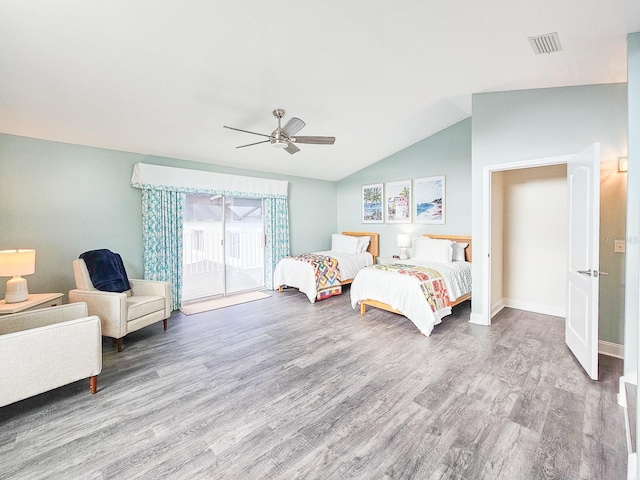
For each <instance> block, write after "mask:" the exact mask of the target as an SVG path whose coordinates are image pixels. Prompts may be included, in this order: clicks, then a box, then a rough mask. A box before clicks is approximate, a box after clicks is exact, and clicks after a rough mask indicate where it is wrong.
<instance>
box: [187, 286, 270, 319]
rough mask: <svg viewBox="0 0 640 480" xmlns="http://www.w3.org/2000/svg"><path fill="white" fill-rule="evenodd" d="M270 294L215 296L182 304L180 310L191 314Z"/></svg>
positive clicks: (249, 300) (258, 298) (253, 293)
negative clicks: (202, 300) (211, 298)
mask: <svg viewBox="0 0 640 480" xmlns="http://www.w3.org/2000/svg"><path fill="white" fill-rule="evenodd" d="M270 296H271V295H267V294H266V293H262V292H247V293H240V294H238V295H231V296H229V297H222V298H215V299H213V300H206V301H204V302H198V303H191V304H189V305H183V306H182V307H181V308H180V311H181V312H182V313H184V314H185V315H193V314H194V313H202V312H207V311H209V310H216V309H218V308H224V307H229V306H231V305H238V304H240V303H247V302H253V301H254V300H262V299H263V298H269V297H270Z"/></svg>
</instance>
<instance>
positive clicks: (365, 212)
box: [362, 183, 384, 223]
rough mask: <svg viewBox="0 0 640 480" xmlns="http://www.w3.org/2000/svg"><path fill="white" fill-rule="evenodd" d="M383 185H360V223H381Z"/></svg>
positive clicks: (382, 220) (382, 219)
mask: <svg viewBox="0 0 640 480" xmlns="http://www.w3.org/2000/svg"><path fill="white" fill-rule="evenodd" d="M382 200H383V185H382V183H374V184H371V185H363V186H362V223H383V222H384V218H383V216H382Z"/></svg>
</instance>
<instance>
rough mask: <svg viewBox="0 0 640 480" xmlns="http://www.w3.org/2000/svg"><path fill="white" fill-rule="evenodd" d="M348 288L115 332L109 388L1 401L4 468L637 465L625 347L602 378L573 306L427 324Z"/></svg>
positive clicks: (307, 474) (105, 377)
mask: <svg viewBox="0 0 640 480" xmlns="http://www.w3.org/2000/svg"><path fill="white" fill-rule="evenodd" d="M344 292H345V293H344V294H343V295H342V296H340V297H332V298H330V299H327V300H324V301H321V302H318V303H316V304H310V303H309V302H308V300H307V299H306V296H305V295H303V294H301V293H299V292H297V291H296V290H286V291H285V292H283V293H278V292H272V297H271V298H268V299H265V300H259V301H256V302H251V303H246V304H242V305H237V306H233V307H228V308H225V309H221V310H215V311H212V312H207V313H202V314H197V315H191V316H189V317H187V316H184V315H182V314H181V313H180V312H174V315H173V316H172V318H171V319H170V321H169V329H168V330H167V332H164V333H163V331H162V325H161V324H156V325H152V326H150V327H147V328H145V329H143V330H141V331H138V332H135V333H133V334H130V335H128V336H127V337H126V339H125V349H124V351H123V352H122V353H119V354H118V353H116V352H115V349H114V347H113V343H112V342H111V341H110V340H107V339H105V341H104V348H103V349H104V367H103V371H102V374H101V375H100V377H99V380H98V388H99V390H98V393H97V394H96V395H91V394H90V393H89V389H88V382H86V381H81V382H76V383H73V384H71V385H68V386H65V387H62V388H59V389H56V390H54V391H52V392H48V393H45V394H42V395H39V396H37V397H33V398H30V399H27V400H24V401H21V402H18V403H15V404H12V405H8V406H6V407H3V408H0V478H2V479H5V478H6V479H8V478H11V479H38V478H65V479H75V478H82V479H103V478H104V479H110V478H117V479H133V478H145V479H147V478H149V479H151V478H154V479H156V478H172V479H174V478H175V479H183V478H184V479H192V478H198V479H199V478H207V479H209V478H212V479H213V478H215V479H218V478H223V479H227V478H228V479H272V478H278V479H280V478H282V479H293V478H310V479H334V478H335V479H341V478H362V479H379V478H396V479H401V478H407V479H409V478H415V479H458V480H464V479H467V480H472V479H492V480H493V479H509V480H513V479H542V478H545V479H546V478H563V479H607V480H615V479H624V478H625V475H626V440H625V431H624V419H623V410H622V408H621V407H620V406H618V404H617V403H616V394H617V389H618V379H619V377H620V375H622V361H621V360H617V359H613V358H609V357H600V376H601V380H600V381H598V382H593V381H591V380H590V379H589V378H588V377H587V375H585V374H584V373H583V371H582V369H581V368H580V366H579V365H578V364H577V362H576V361H575V360H574V358H573V357H572V356H571V354H570V353H569V351H568V349H567V347H566V346H565V345H564V342H563V336H564V333H563V331H564V321H563V319H560V318H556V317H548V316H544V315H537V314H532V313H527V312H522V311H518V310H512V309H505V310H503V311H502V312H501V313H500V314H499V315H498V317H497V318H495V319H494V324H493V326H491V327H481V326H476V325H471V324H469V323H468V319H469V313H470V306H469V302H465V303H463V304H461V305H459V306H458V307H456V308H454V314H453V315H452V316H450V317H446V318H445V320H444V321H443V323H442V324H441V325H439V326H436V328H435V330H434V332H433V334H432V335H431V336H430V337H428V338H427V337H424V336H422V335H420V334H419V332H418V330H417V329H416V328H415V327H414V325H413V324H412V323H411V322H409V321H408V320H406V319H405V318H404V317H401V316H399V315H395V314H392V313H388V312H383V311H380V310H377V309H369V310H368V311H367V313H366V315H365V316H361V315H360V314H359V310H358V309H356V310H353V309H351V306H350V304H349V289H348V288H345V289H344ZM8 387H9V388H10V386H7V385H2V388H8Z"/></svg>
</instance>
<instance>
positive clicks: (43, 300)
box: [0, 293, 62, 315]
mask: <svg viewBox="0 0 640 480" xmlns="http://www.w3.org/2000/svg"><path fill="white" fill-rule="evenodd" d="M56 305H62V293H30V294H29V296H28V297H27V299H26V300H25V301H24V302H18V303H7V302H6V301H4V300H0V315H7V314H9V313H18V312H27V311H29V310H38V309H39V308H47V307H55V306H56Z"/></svg>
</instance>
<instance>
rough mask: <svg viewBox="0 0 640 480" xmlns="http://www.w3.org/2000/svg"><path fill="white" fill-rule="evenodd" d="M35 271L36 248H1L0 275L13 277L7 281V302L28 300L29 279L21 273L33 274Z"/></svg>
mask: <svg viewBox="0 0 640 480" xmlns="http://www.w3.org/2000/svg"><path fill="white" fill-rule="evenodd" d="M35 271H36V251H35V250H26V249H25V250H21V249H14V250H0V277H12V278H11V279H10V280H8V281H7V288H6V290H5V294H4V300H5V302H7V303H18V302H24V301H26V300H27V297H28V296H29V290H28V288H27V281H26V280H25V279H24V278H22V277H21V276H20V275H31V274H32V273H34V272H35Z"/></svg>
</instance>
